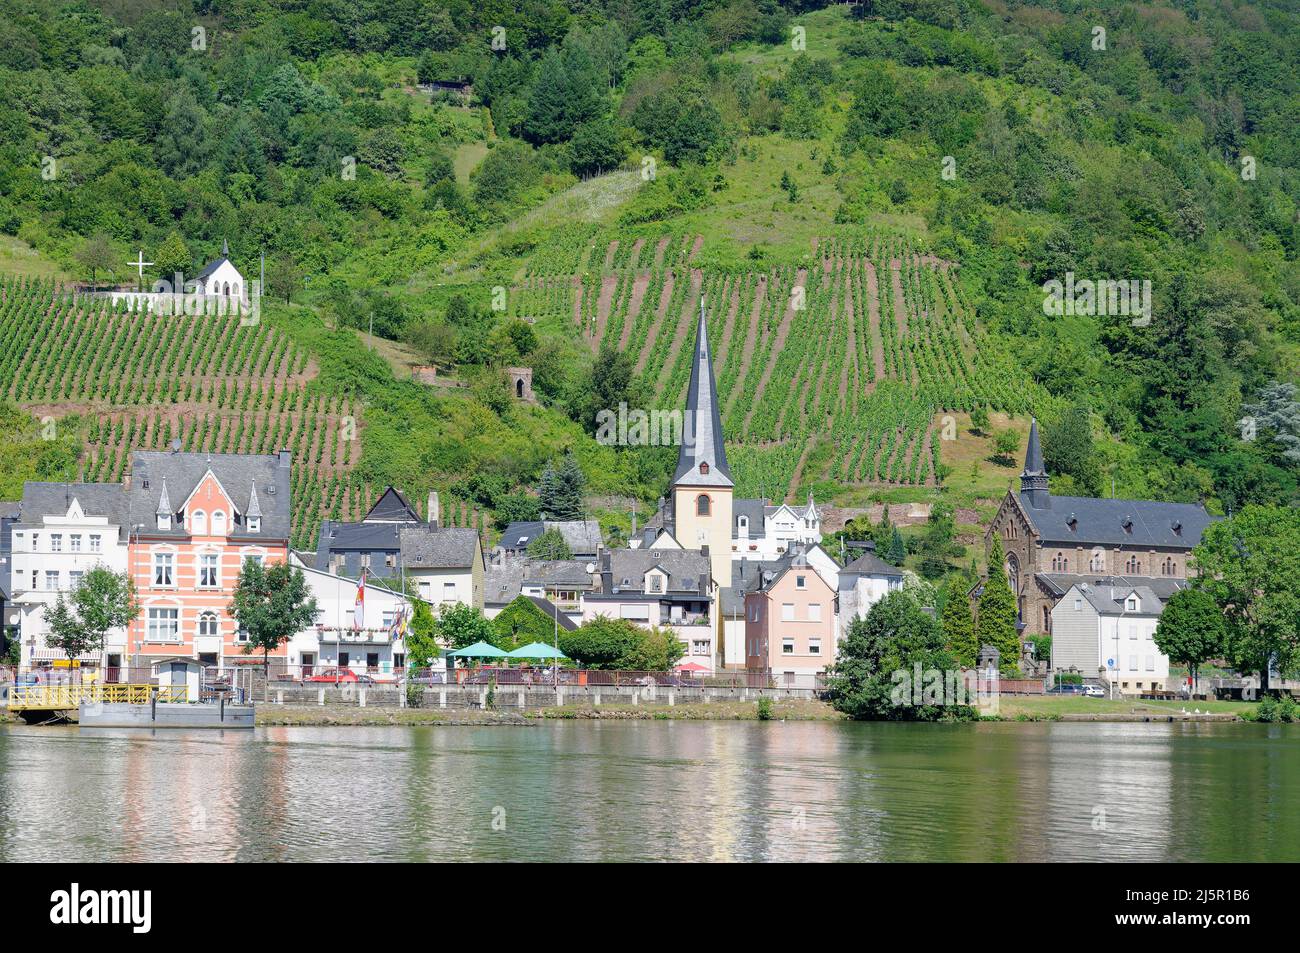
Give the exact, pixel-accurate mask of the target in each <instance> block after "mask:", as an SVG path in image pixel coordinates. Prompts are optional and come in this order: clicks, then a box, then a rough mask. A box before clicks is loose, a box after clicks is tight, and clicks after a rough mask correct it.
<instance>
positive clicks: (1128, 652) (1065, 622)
mask: <svg viewBox="0 0 1300 953" xmlns="http://www.w3.org/2000/svg"><path fill="white" fill-rule="evenodd" d="M1163 609H1164V605H1163V603H1161V601H1160V599H1159V597H1158V596H1156V594H1155V592H1153V591H1152V590H1151V589H1150V588H1149V587H1147V586H1132V585H1114V586H1109V585H1104V586H1098V585H1094V584H1091V583H1077V584H1075V585H1074V586H1071V587H1070V589H1069V591H1068V592H1066V594H1065V595H1064V596H1063V597H1062V598H1061V600H1060V601H1059V602H1058V603H1057V604H1056V606H1055V607H1054V608H1053V609H1052V670H1053V671H1066V672H1068V671H1076V672H1079V673H1080V674H1082V675H1083V676H1084V677H1086V678H1097V677H1098V676H1101V677H1104V678H1107V679H1109V680H1110V681H1112V682H1113V683H1114V685H1115V687H1116V688H1117V689H1118V690H1119V691H1120V692H1121V693H1123V694H1126V695H1129V694H1133V695H1136V694H1140V693H1141V692H1143V691H1149V690H1151V689H1163V688H1165V686H1166V685H1167V684H1168V680H1169V657H1168V656H1166V655H1165V654H1164V653H1162V652H1161V651H1160V650H1159V649H1158V648H1156V644H1155V638H1154V636H1155V631H1156V626H1157V625H1158V624H1159V622H1160V613H1161V612H1162V611H1163Z"/></svg>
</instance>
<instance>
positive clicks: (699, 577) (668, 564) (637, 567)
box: [600, 549, 710, 596]
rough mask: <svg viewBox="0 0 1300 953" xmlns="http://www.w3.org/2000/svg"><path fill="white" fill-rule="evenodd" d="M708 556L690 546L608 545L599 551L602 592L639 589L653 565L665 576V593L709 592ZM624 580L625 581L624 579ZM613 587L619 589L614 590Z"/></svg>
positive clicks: (606, 594)
mask: <svg viewBox="0 0 1300 953" xmlns="http://www.w3.org/2000/svg"><path fill="white" fill-rule="evenodd" d="M709 565H710V564H709V557H708V556H706V555H705V554H704V553H702V552H700V551H699V550H691V549H611V550H606V551H605V552H604V553H602V554H601V558H600V575H601V594H603V595H605V596H615V595H624V594H629V593H642V592H644V590H645V574H646V573H647V572H649V571H650V570H651V569H654V568H656V567H658V568H660V569H662V570H663V571H664V573H666V574H667V576H668V583H667V587H666V592H665V593H662V594H661V593H655V594H654V595H656V596H659V595H671V594H673V593H678V594H681V593H690V594H693V595H704V596H707V595H708V592H709V581H710V569H709ZM625 580H626V581H625ZM615 587H617V588H618V589H619V592H618V593H615V592H614V589H615Z"/></svg>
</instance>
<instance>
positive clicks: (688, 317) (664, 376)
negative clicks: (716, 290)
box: [655, 268, 704, 396]
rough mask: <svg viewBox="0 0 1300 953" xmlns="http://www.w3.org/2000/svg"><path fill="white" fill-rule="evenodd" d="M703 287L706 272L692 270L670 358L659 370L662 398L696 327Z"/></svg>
mask: <svg viewBox="0 0 1300 953" xmlns="http://www.w3.org/2000/svg"><path fill="white" fill-rule="evenodd" d="M703 285H704V272H702V271H700V269H698V268H692V269H691V290H690V291H689V292H688V293H687V294H686V300H684V301H683V302H682V313H681V314H680V315H678V317H677V330H676V332H675V333H674V334H673V343H672V344H670V345H669V346H668V356H667V357H666V358H665V359H664V366H663V367H661V368H660V369H659V380H658V382H657V383H656V384H655V393H656V394H658V395H660V396H665V395H664V388H665V387H667V386H668V379H669V378H670V377H672V374H673V368H674V367H675V366H676V365H677V355H678V354H680V353H681V350H682V344H683V343H684V342H685V341H686V338H687V336H688V335H689V333H690V331H691V329H692V328H694V327H695V321H694V318H695V309H696V307H698V305H699V300H700V288H701V287H702V286H703Z"/></svg>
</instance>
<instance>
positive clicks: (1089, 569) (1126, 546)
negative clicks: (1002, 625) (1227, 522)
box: [984, 421, 1218, 635]
mask: <svg viewBox="0 0 1300 953" xmlns="http://www.w3.org/2000/svg"><path fill="white" fill-rule="evenodd" d="M1216 519H1218V517H1215V516H1211V515H1210V514H1209V513H1207V512H1206V510H1205V507H1204V506H1202V505H1201V504H1199V503H1156V502H1153V501H1150V500H1105V499H1094V498H1092V497H1083V496H1052V494H1051V492H1050V490H1049V488H1048V479H1047V471H1046V470H1045V469H1044V468H1043V454H1042V449H1041V447H1040V446H1039V442H1038V422H1037V421H1033V422H1032V423H1031V424H1030V427H1029V446H1028V447H1027V448H1026V451H1025V469H1024V472H1023V473H1021V474H1020V492H1019V493H1016V492H1015V491H1013V490H1008V491H1007V495H1006V497H1005V498H1004V499H1003V500H1002V505H1001V506H999V507H998V511H997V514H996V515H995V516H994V517H993V521H992V523H990V524H989V528H988V531H987V532H986V533H985V534H984V551H985V555H986V556H987V555H988V553H989V552H990V551H991V550H992V548H993V538H994V536H995V535H996V536H997V537H999V538H1000V539H1001V540H1002V548H1003V550H1004V551H1005V553H1006V564H1005V568H1006V572H1007V580H1008V581H1009V582H1010V583H1011V590H1012V592H1014V593H1015V594H1016V602H1017V605H1018V607H1019V610H1020V624H1021V627H1022V632H1023V633H1024V634H1025V635H1032V634H1039V633H1041V634H1050V633H1051V628H1052V607H1053V606H1055V605H1056V603H1057V602H1058V601H1059V600H1060V598H1061V597H1062V596H1064V595H1065V593H1067V592H1068V591H1069V590H1070V587H1071V586H1073V585H1075V584H1076V583H1090V584H1093V585H1096V586H1134V587H1136V586H1147V587H1149V588H1150V589H1151V590H1152V591H1153V592H1155V594H1156V595H1157V596H1158V597H1159V598H1160V600H1161V602H1165V601H1167V600H1168V599H1169V597H1170V596H1171V595H1173V593H1174V592H1176V591H1177V590H1179V589H1182V588H1184V587H1185V586H1186V585H1187V578H1188V565H1187V561H1188V559H1187V558H1188V556H1189V555H1190V554H1191V551H1192V549H1193V547H1195V546H1196V544H1197V543H1199V542H1200V541H1201V533H1202V532H1203V531H1204V530H1205V528H1206V527H1207V526H1209V525H1210V523H1212V522H1214V520H1216Z"/></svg>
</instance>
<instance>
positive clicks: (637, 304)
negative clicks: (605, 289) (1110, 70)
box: [618, 271, 650, 351]
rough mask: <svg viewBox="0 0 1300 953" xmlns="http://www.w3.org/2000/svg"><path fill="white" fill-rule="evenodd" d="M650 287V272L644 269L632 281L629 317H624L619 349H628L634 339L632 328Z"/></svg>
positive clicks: (628, 309) (628, 306) (628, 308)
mask: <svg viewBox="0 0 1300 953" xmlns="http://www.w3.org/2000/svg"><path fill="white" fill-rule="evenodd" d="M649 287H650V272H648V271H643V272H641V274H639V275H637V276H636V278H635V279H633V281H632V296H631V300H629V301H628V305H627V317H626V318H624V319H623V335H622V337H620V338H619V340H618V349H619V350H620V351H626V350H627V346H628V344H629V343H630V342H631V340H632V329H633V327H634V326H635V325H636V319H637V315H639V314H640V313H641V302H642V301H644V300H645V292H646V289H647V288H649Z"/></svg>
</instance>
